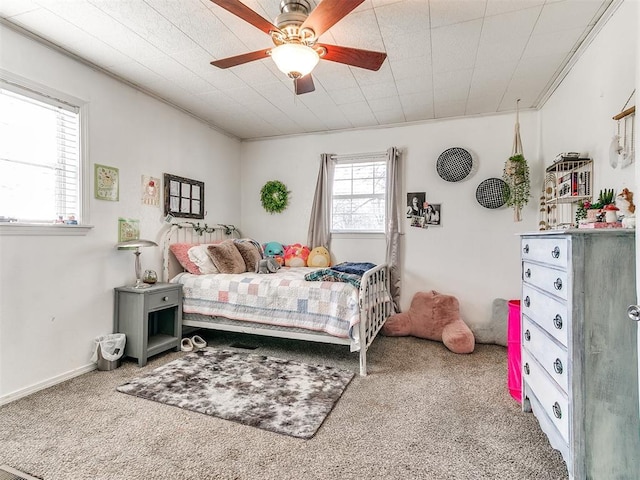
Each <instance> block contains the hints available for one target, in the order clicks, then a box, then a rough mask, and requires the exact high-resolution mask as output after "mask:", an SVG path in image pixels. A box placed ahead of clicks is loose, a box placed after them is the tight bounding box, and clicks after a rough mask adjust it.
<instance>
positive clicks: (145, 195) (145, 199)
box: [142, 175, 160, 207]
mask: <svg viewBox="0 0 640 480" xmlns="http://www.w3.org/2000/svg"><path fill="white" fill-rule="evenodd" d="M142 204H143V205H151V206H153V207H159V206H160V179H159V178H155V177H150V176H147V175H142Z"/></svg>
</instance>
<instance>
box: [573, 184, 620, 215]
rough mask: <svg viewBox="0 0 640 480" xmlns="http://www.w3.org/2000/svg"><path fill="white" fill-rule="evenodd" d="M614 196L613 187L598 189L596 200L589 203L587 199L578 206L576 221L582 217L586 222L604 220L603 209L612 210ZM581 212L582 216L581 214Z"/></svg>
mask: <svg viewBox="0 0 640 480" xmlns="http://www.w3.org/2000/svg"><path fill="white" fill-rule="evenodd" d="M615 198H616V195H615V192H614V191H613V188H610V189H604V190H600V194H599V195H598V201H597V202H594V203H591V202H589V201H588V200H587V201H585V202H584V203H582V205H581V206H578V210H577V211H576V221H577V222H579V221H580V219H582V218H586V223H594V222H602V221H604V213H605V211H606V210H613V209H612V208H611V207H614V208H616V207H615V202H614V201H615ZM581 207H582V208H581ZM583 214H584V216H582V215H583Z"/></svg>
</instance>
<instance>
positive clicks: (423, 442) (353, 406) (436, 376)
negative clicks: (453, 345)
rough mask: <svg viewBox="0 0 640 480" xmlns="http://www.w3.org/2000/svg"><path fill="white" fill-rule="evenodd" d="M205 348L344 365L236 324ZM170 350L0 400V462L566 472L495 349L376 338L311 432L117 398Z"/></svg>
mask: <svg viewBox="0 0 640 480" xmlns="http://www.w3.org/2000/svg"><path fill="white" fill-rule="evenodd" d="M206 338H207V339H208V340H209V344H210V345H211V346H220V347H225V348H228V346H229V345H230V344H231V343H233V342H235V341H241V342H243V343H252V344H256V345H259V346H260V347H259V348H258V349H257V350H253V351H252V352H253V353H259V354H263V355H274V356H277V357H281V358H291V359H295V360H298V361H303V362H309V363H320V364H322V363H325V364H330V365H334V366H337V367H341V368H347V369H350V370H353V371H357V369H358V356H357V354H352V353H349V351H348V348H347V347H343V346H335V345H322V344H310V343H306V342H295V341H287V340H278V339H265V338H258V337H247V336H240V335H234V334H222V333H219V334H214V336H213V337H212V336H210V335H208V336H206ZM180 355H182V353H175V352H169V353H166V354H161V355H158V356H156V357H153V358H152V360H151V361H150V362H149V363H148V364H147V366H145V367H144V368H142V369H140V368H138V367H137V364H136V363H134V362H132V361H126V362H124V363H123V366H122V367H120V368H118V369H116V370H113V371H110V372H100V371H94V372H91V373H88V374H85V375H83V376H81V377H78V378H75V379H73V380H70V381H67V382H65V383H63V384H60V385H58V386H55V387H52V388H50V389H48V390H45V391H42V392H39V393H37V394H34V395H31V396H30V397H27V398H24V399H21V400H18V401H15V402H13V403H11V404H8V405H5V406H3V407H0V445H1V446H2V447H1V448H0V464H6V465H9V466H11V467H13V468H16V469H18V470H21V471H23V472H27V473H30V474H32V475H34V476H37V477H41V478H43V479H46V480H57V479H60V480H63V479H69V480H84V479H87V480H89V479H91V480H93V479H95V480H99V479H105V480H106V479H110V480H120V479H122V480H138V479H140V480H143V479H144V480H148V479H158V480H160V479H167V480H169V479H171V480H176V479H292V480H293V479H296V480H299V479H331V480H335V479H429V480H431V479H433V480H438V479H443V480H444V479H447V480H450V479H460V480H463V479H464V480H468V479H519V480H526V479H532V480H534V479H535V480H543V479H553V480H562V479H566V478H567V471H566V466H565V464H564V462H563V461H562V458H561V456H560V455H559V454H558V452H556V451H555V450H553V449H552V448H551V447H550V446H549V443H548V441H547V438H546V436H545V435H544V434H543V433H542V432H541V430H540V428H539V426H538V424H537V422H536V420H535V417H534V416H533V415H532V414H526V413H522V411H521V409H520V406H519V404H517V402H515V401H514V400H513V399H512V398H511V396H510V395H509V394H508V391H507V386H506V372H507V360H506V349H505V348H504V347H500V346H495V345H477V347H476V351H475V353H473V354H472V355H456V354H453V353H451V352H449V351H448V350H447V349H446V348H445V347H444V346H443V345H442V344H440V343H437V342H431V341H427V340H420V339H415V338H410V337H406V338H389V337H380V338H378V339H377V340H376V341H375V342H374V345H373V346H372V349H371V350H370V353H369V369H370V375H369V376H367V377H365V378H362V377H359V376H356V377H354V379H353V380H352V381H351V383H350V384H349V386H348V388H347V389H346V391H345V392H344V394H343V395H342V398H341V399H340V401H339V402H338V403H337V405H336V406H335V408H334V409H333V411H332V412H331V414H330V415H329V416H328V418H327V420H326V421H325V422H324V424H323V425H322V427H321V428H320V429H319V430H318V432H317V433H316V435H315V437H314V438H312V439H310V440H301V439H296V438H292V437H287V436H283V435H279V434H276V433H271V432H268V431H264V430H259V429H256V428H252V427H249V426H245V425H239V424H237V423H235V422H230V421H226V420H222V419H219V418H215V417H210V416H207V415H202V414H199V413H194V412H189V411H186V410H182V409H179V408H175V407H171V406H167V405H163V404H159V403H156V402H150V401H148V400H143V399H139V398H135V397H132V396H129V395H123V394H121V393H118V392H116V390H115V388H116V387H117V386H118V385H121V384H122V383H124V382H126V381H128V380H130V379H132V378H135V377H137V376H139V375H140V373H141V372H144V371H148V370H151V369H153V368H156V367H158V366H160V365H162V364H164V363H166V362H169V361H170V360H172V359H175V358H177V357H178V356H180Z"/></svg>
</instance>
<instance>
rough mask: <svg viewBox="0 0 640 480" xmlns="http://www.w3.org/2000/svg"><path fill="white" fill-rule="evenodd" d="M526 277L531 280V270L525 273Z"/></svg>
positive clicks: (528, 269)
mask: <svg viewBox="0 0 640 480" xmlns="http://www.w3.org/2000/svg"><path fill="white" fill-rule="evenodd" d="M524 276H525V277H527V278H531V269H530V268H527V270H526V271H525V272H524Z"/></svg>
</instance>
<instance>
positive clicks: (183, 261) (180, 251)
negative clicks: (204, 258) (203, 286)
mask: <svg viewBox="0 0 640 480" xmlns="http://www.w3.org/2000/svg"><path fill="white" fill-rule="evenodd" d="M195 245H197V244H196V243H172V244H171V245H169V250H171V253H173V256H174V257H176V260H178V262H180V265H182V268H184V269H185V270H186V271H187V272H189V273H193V274H194V275H200V269H199V268H198V266H197V265H196V264H195V263H193V262H192V261H191V259H190V258H189V249H190V248H192V247H194V246H195Z"/></svg>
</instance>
